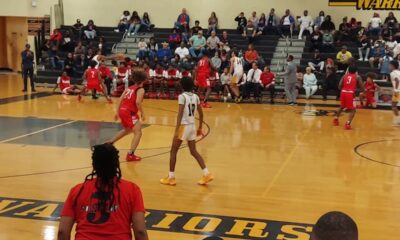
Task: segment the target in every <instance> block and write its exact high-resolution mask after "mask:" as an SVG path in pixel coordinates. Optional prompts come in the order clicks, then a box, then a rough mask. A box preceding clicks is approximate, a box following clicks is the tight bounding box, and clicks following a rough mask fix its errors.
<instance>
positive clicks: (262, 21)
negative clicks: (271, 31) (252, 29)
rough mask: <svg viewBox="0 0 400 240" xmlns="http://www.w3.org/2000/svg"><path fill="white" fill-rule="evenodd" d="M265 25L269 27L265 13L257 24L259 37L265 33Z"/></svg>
mask: <svg viewBox="0 0 400 240" xmlns="http://www.w3.org/2000/svg"><path fill="white" fill-rule="evenodd" d="M265 25H267V18H266V17H265V13H261V16H260V19H258V24H257V36H260V35H262V34H263V33H264V29H265Z"/></svg>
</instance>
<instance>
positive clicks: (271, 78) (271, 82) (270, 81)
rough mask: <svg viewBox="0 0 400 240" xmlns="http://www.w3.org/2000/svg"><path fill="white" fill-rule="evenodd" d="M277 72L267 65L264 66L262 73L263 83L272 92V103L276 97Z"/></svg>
mask: <svg viewBox="0 0 400 240" xmlns="http://www.w3.org/2000/svg"><path fill="white" fill-rule="evenodd" d="M275 78H276V76H275V73H273V72H271V69H270V68H269V67H268V66H266V67H264V71H263V73H262V74H261V77H260V79H261V85H262V87H263V88H264V89H266V90H268V91H269V92H270V94H271V101H270V103H271V104H274V103H275V102H274V97H275Z"/></svg>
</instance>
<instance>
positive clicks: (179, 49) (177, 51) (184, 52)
mask: <svg viewBox="0 0 400 240" xmlns="http://www.w3.org/2000/svg"><path fill="white" fill-rule="evenodd" d="M175 54H178V55H179V57H180V58H181V59H184V58H186V57H187V56H189V54H190V53H189V49H188V48H187V47H186V44H185V43H184V42H181V44H180V46H179V47H177V48H176V49H175Z"/></svg>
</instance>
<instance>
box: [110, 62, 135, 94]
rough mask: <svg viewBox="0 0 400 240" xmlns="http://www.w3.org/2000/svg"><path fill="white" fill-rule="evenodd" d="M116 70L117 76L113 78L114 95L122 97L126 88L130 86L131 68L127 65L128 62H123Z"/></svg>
mask: <svg viewBox="0 0 400 240" xmlns="http://www.w3.org/2000/svg"><path fill="white" fill-rule="evenodd" d="M116 70H117V71H116V73H115V78H114V80H113V88H114V92H113V96H115V97H120V96H121V94H122V93H123V92H124V91H125V89H126V88H128V82H129V81H128V78H129V75H130V71H131V70H130V68H129V67H128V66H127V64H126V62H121V63H120V64H119V67H118V68H117V69H116Z"/></svg>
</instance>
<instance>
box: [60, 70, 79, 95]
mask: <svg viewBox="0 0 400 240" xmlns="http://www.w3.org/2000/svg"><path fill="white" fill-rule="evenodd" d="M57 87H60V91H61V93H62V94H80V93H81V90H80V89H79V88H78V86H76V85H71V78H70V77H69V76H68V73H67V71H65V70H64V71H63V72H62V73H61V76H59V77H58V79H57V83H56V85H55V86H54V89H53V93H54V92H55V91H56V89H57Z"/></svg>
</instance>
